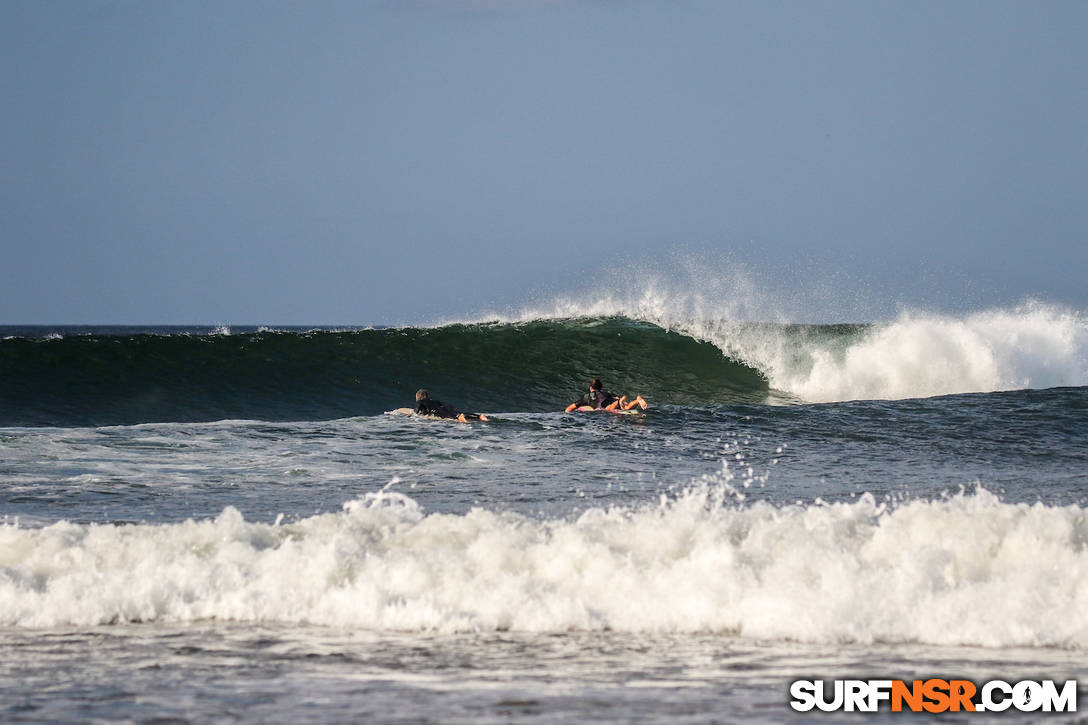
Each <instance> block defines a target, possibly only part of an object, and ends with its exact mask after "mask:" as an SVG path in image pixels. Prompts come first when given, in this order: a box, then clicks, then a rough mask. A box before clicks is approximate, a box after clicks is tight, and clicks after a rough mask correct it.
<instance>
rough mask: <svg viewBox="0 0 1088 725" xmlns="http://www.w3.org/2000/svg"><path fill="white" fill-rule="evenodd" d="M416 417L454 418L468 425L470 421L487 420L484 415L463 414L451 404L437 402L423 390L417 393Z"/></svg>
mask: <svg viewBox="0 0 1088 725" xmlns="http://www.w3.org/2000/svg"><path fill="white" fill-rule="evenodd" d="M413 412H414V413H415V414H416V415H429V416H431V417H432V418H454V419H456V420H459V421H461V422H462V423H467V422H469V421H470V420H487V416H486V415H484V414H483V413H462V412H461V411H459V410H457V408H454V407H453V406H452V405H450V404H449V403H443V402H442V401H441V400H435V399H433V398H432V397H431V394H430V392H428V391H426V390H423V389H422V388H421V389H419V390H417V391H416V407H415V410H414V411H413Z"/></svg>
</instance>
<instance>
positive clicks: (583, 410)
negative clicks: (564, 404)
mask: <svg viewBox="0 0 1088 725" xmlns="http://www.w3.org/2000/svg"><path fill="white" fill-rule="evenodd" d="M574 412H576V413H611V414H612V415H642V411H641V410H639V409H637V408H632V409H631V410H620V409H619V408H616V409H615V410H608V409H607V408H590V407H589V406H588V405H583V406H582V407H580V408H575V409H574Z"/></svg>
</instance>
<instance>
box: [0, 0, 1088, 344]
mask: <svg viewBox="0 0 1088 725" xmlns="http://www.w3.org/2000/svg"><path fill="white" fill-rule="evenodd" d="M1086 34H1088V3H1085V2H1081V1H1079V0H1075V1H1071V2H1043V1H1040V2H1005V1H1003V0H985V1H980V2H974V1H971V0H956V1H955V2H945V1H941V2H938V1H936V0H921V1H916V0H911V1H910V2H908V1H906V0H903V1H901V2H898V1H897V2H892V1H889V0H865V1H863V2H855V1H851V0H835V1H834V2H820V1H819V0H805V1H804V2H778V1H775V0H758V1H756V0H753V1H752V2H728V1H724V0H723V1H720V2H698V1H694V0H692V1H685V0H673V1H668V2H666V1H662V2H640V1H638V0H634V1H632V2H609V1H605V0H598V1H596V2H575V1H570V2H562V1H557V0H552V1H545V0H505V1H503V0H491V1H490V2H487V1H484V0H430V1H426V0H399V1H393V0H390V1H387V2H364V1H358V2H347V1H345V2H334V1H331V0H315V2H297V1H291V2H287V1H283V0H260V1H257V0H237V2H229V3H223V2H220V1H219V0H215V1H204V0H185V1H184V2H166V1H165V0H83V1H81V2H69V1H67V0H64V1H59V0H4V2H2V3H0V57H2V63H0V96H2V98H3V99H4V103H3V105H4V109H3V113H2V114H0V168H2V171H0V245H2V256H0V259H2V263H0V324H231V323H234V324H283V325H289V324H290V325H293V324H302V325H306V324H314V325H326V324H327V325H338V324H342V325H368V324H409V323H422V322H427V321H431V320H438V319H444V320H450V319H458V318H459V317H464V318H466V319H467V318H471V317H473V316H474V315H478V314H480V313H482V312H486V311H489V310H516V309H518V308H519V307H523V306H526V305H529V304H531V303H539V302H541V301H542V300H544V301H546V300H547V299H549V298H550V297H552V296H561V295H565V294H581V295H583V296H586V295H588V296H592V295H593V294H595V293H596V292H597V291H598V290H600V291H601V293H602V294H604V293H606V292H608V291H609V290H610V288H615V287H617V286H618V287H619V288H620V290H621V291H626V292H629V293H633V292H637V290H639V289H640V288H641V287H643V286H644V285H646V284H649V283H650V281H651V280H652V279H653V278H654V277H655V276H658V277H659V276H662V275H664V276H666V277H670V278H671V280H670V283H671V284H672V287H673V288H674V289H681V290H684V289H686V290H692V289H698V288H699V287H700V286H701V285H706V286H707V287H708V288H714V289H720V287H721V286H722V285H721V284H720V281H721V280H722V279H727V278H731V277H730V276H731V275H733V276H735V275H736V274H738V270H742V271H743V272H742V273H743V274H746V275H748V276H749V279H750V281H752V282H751V285H750V286H758V287H760V289H761V290H762V292H763V293H764V295H765V296H767V295H769V296H770V297H772V298H773V297H774V296H775V295H777V296H779V297H780V298H781V299H783V300H785V299H787V298H788V299H789V300H791V303H790V304H791V305H792V307H793V308H794V309H795V310H796V312H792V313H791V314H795V315H797V316H799V317H806V316H807V317H811V318H814V319H812V320H810V321H837V320H835V319H833V318H835V317H836V316H849V317H853V318H858V317H862V318H877V317H880V316H881V315H888V314H893V313H894V311H895V310H897V309H902V308H903V307H904V306H906V307H916V308H921V309H928V310H949V311H955V310H960V309H969V308H986V307H996V306H1006V305H1015V304H1017V303H1019V302H1021V301H1023V300H1025V299H1029V298H1034V299H1040V300H1043V301H1047V302H1052V303H1056V304H1060V305H1065V306H1068V307H1071V308H1073V309H1075V310H1085V309H1088V284H1086V282H1085V275H1086V272H1088V133H1086V131H1085V130H1086V129H1088V73H1086V72H1085V69H1086V68H1088V43H1085V42H1084V39H1085V37H1086ZM693 270H694V271H693ZM715 280H717V281H718V282H719V284H718V285H715V284H713V282H714V281H715ZM753 280H754V281H753ZM612 291H616V290H615V289H612ZM829 300H831V301H832V302H829ZM835 300H838V301H839V302H843V301H845V300H851V302H850V304H849V305H846V304H836V303H834V301H835ZM821 317H824V318H832V319H824V320H821V319H817V318H821ZM798 321H802V320H798ZM857 321H867V320H864V319H863V320H857Z"/></svg>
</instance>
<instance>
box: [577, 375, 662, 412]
mask: <svg viewBox="0 0 1088 725" xmlns="http://www.w3.org/2000/svg"><path fill="white" fill-rule="evenodd" d="M636 405H637V406H640V407H641V408H642V409H643V410H646V401H645V400H643V399H642V396H641V395H639V396H636V397H635V399H634V400H632V401H628V400H627V396H626V395H622V396H619V397H617V396H616V395H615V394H613V393H610V392H608V391H607V390H605V389H604V385H603V384H602V383H601V381H600V380H599V379H596V378H595V379H593V380H592V381H590V383H589V392H588V393H586V394H585V395H583V396H582V397H581V398H578V400H576V401H574V402H573V403H571V404H570V405H568V406H567V409H566V412H568V413H569V412H571V411H572V410H577V409H578V408H584V407H590V408H593V409H594V410H616V409H617V408H618V409H620V410H631V408H634V407H635V406H636Z"/></svg>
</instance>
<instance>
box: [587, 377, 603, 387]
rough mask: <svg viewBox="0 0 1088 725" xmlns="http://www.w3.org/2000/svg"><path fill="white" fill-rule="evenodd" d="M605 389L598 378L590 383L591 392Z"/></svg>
mask: <svg viewBox="0 0 1088 725" xmlns="http://www.w3.org/2000/svg"><path fill="white" fill-rule="evenodd" d="M603 387H604V385H602V384H601V381H600V380H599V379H598V378H594V379H593V380H590V381H589V389H590V390H600V389H601V388H603Z"/></svg>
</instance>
